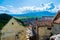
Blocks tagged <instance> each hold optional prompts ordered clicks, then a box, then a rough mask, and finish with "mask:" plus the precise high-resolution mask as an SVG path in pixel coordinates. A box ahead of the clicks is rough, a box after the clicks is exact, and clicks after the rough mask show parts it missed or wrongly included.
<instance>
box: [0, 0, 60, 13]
mask: <svg viewBox="0 0 60 40" xmlns="http://www.w3.org/2000/svg"><path fill="white" fill-rule="evenodd" d="M27 10H31V11H34V10H36V11H49V12H57V11H58V10H60V0H0V13H10V14H23V12H25V11H27Z"/></svg>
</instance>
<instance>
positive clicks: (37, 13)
mask: <svg viewBox="0 0 60 40" xmlns="http://www.w3.org/2000/svg"><path fill="white" fill-rule="evenodd" d="M10 15H12V16H15V17H29V16H30V17H41V16H55V15H56V13H53V12H48V11H32V12H31V11H30V12H26V13H24V14H10Z"/></svg>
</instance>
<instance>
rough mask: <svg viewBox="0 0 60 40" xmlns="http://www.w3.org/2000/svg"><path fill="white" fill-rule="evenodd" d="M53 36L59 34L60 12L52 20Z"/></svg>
mask: <svg viewBox="0 0 60 40" xmlns="http://www.w3.org/2000/svg"><path fill="white" fill-rule="evenodd" d="M53 25H54V27H53V34H60V11H58V12H57V14H56V16H55V18H54V20H53Z"/></svg>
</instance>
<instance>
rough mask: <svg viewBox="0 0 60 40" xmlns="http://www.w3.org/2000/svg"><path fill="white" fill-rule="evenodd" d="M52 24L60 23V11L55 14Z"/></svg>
mask: <svg viewBox="0 0 60 40" xmlns="http://www.w3.org/2000/svg"><path fill="white" fill-rule="evenodd" d="M53 23H60V11H58V12H57V14H56V16H55V18H54V19H53Z"/></svg>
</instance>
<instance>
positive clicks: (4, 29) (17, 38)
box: [0, 14, 26, 40]
mask: <svg viewBox="0 0 60 40" xmlns="http://www.w3.org/2000/svg"><path fill="white" fill-rule="evenodd" d="M0 15H1V17H0V18H1V19H0V23H1V24H3V25H2V26H1V33H2V35H1V40H26V37H25V34H26V33H25V27H24V26H22V23H21V22H18V21H17V19H16V18H14V17H12V16H10V15H8V14H0Z"/></svg>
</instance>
